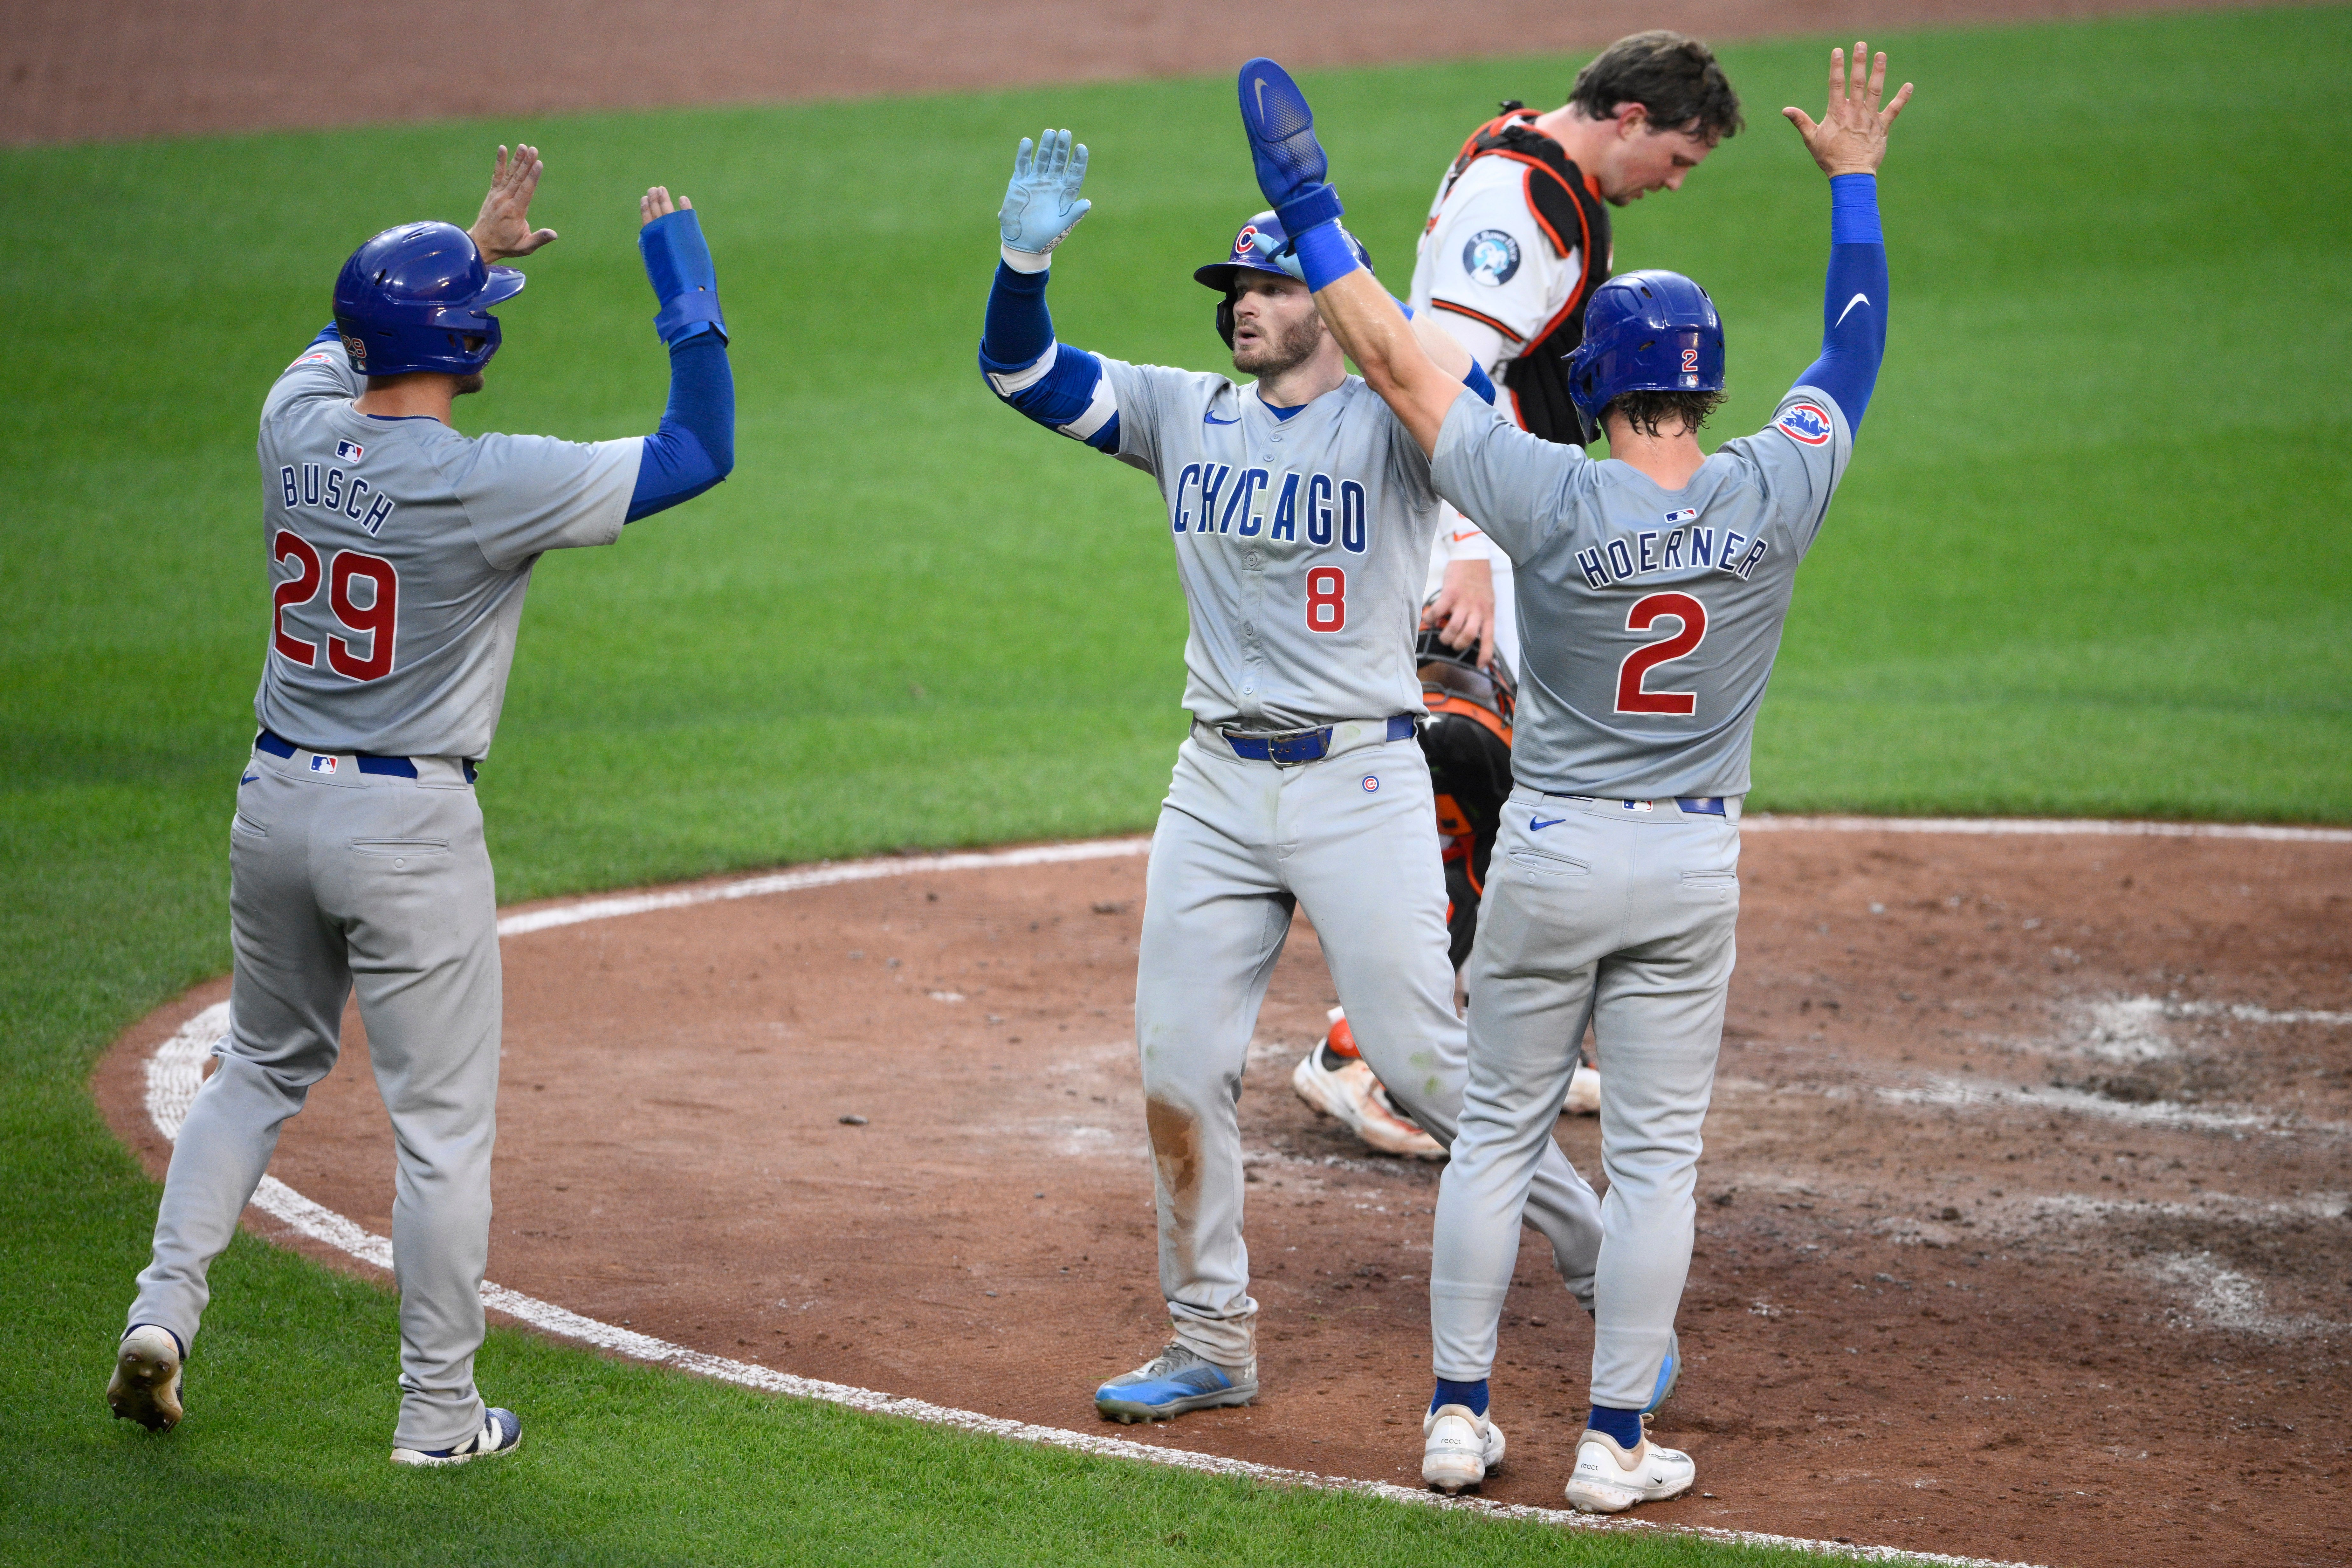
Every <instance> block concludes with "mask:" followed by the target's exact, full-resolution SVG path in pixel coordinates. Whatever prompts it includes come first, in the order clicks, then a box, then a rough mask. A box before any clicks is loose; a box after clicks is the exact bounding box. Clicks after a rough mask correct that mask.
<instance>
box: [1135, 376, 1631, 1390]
mask: <svg viewBox="0 0 2352 1568" xmlns="http://www.w3.org/2000/svg"><path fill="white" fill-rule="evenodd" d="M1101 364H1102V370H1103V387H1104V390H1105V392H1106V393H1107V394H1108V398H1109V400H1111V401H1112V402H1113V403H1114V404H1115V406H1116V409H1117V413H1118V421H1119V425H1118V445H1117V448H1116V451H1115V453H1114V455H1115V456H1117V457H1118V458H1119V459H1120V460H1121V461H1122V462H1125V463H1128V464H1129V465H1131V466H1132V467H1135V468H1141V469H1142V470H1144V471H1145V472H1146V473H1149V474H1150V475H1152V477H1153V478H1154V479H1157V480H1158V481H1159V483H1160V493H1161V495H1162V497H1163V499H1164V500H1165V502H1166V510H1165V512H1164V514H1163V515H1164V516H1165V517H1166V518H1167V520H1168V524H1169V528H1170V531H1171V538H1172V541H1173V543H1174V547H1175V551H1176V561H1177V568H1178V572H1179V574H1180V575H1181V578H1182V581H1183V585H1184V595H1185V599H1186V602H1187V604H1188V605H1189V607H1190V610H1191V621H1192V629H1191V635H1190V637H1189V638H1188V639H1187V641H1186V644H1185V650H1184V652H1185V673H1186V687H1185V697H1184V702H1185V706H1186V708H1188V709H1189V710H1191V711H1192V717H1193V720H1194V725H1193V731H1192V736H1191V738H1189V739H1188V740H1186V741H1185V742H1183V744H1182V746H1181V748H1180V749H1179V751H1178V753H1177V760H1176V769H1175V773H1174V776H1173V778H1172V779H1171V783H1170V785H1169V791H1168V797H1167V800H1166V802H1165V803H1164V804H1163V805H1162V806H1161V808H1160V822H1159V826H1158V827H1157V829H1156V830H1155V832H1154V834H1153V837H1152V847H1151V861H1150V869H1149V872H1148V880H1147V896H1146V902H1145V906H1144V918H1143V939H1142V946H1141V952H1140V954H1139V961H1138V966H1137V976H1136V1009H1135V1028H1136V1042H1137V1046H1138V1047H1139V1052H1140V1054H1141V1059H1142V1071H1143V1089H1144V1096H1145V1100H1146V1111H1147V1120H1148V1121H1149V1125H1150V1135H1151V1145H1152V1153H1153V1159H1154V1164H1155V1171H1156V1176H1157V1187H1158V1202H1159V1218H1160V1283H1161V1287H1162V1289H1163V1291H1164V1292H1165V1294H1166V1297H1167V1300H1168V1310H1169V1312H1170V1315H1171V1317H1172V1318H1173V1319H1174V1320H1175V1325H1176V1338H1177V1340H1178V1342H1181V1343H1182V1344H1184V1345H1185V1346H1187V1347H1188V1348H1190V1349H1191V1350H1192V1351H1193V1352H1196V1353H1198V1354H1200V1355H1202V1356H1204V1357H1206V1358H1207V1359H1208V1360H1210V1361H1213V1362H1215V1363H1219V1364H1220V1365H1223V1366H1229V1367H1231V1366H1240V1365H1244V1364H1246V1363H1249V1362H1250V1361H1251V1360H1252V1358H1253V1357H1254V1355H1255V1316H1256V1312H1257V1303H1256V1302H1255V1300H1252V1299H1251V1297H1250V1295H1249V1264H1248V1252H1247V1249H1246V1247H1244V1243H1243V1239H1242V1194H1243V1180H1244V1178H1243V1173H1242V1148H1241V1136H1240V1128H1239V1124H1238V1121H1237V1119H1236V1117H1235V1114H1234V1106H1235V1102H1236V1100H1238V1098H1239V1096H1240V1093H1241V1086H1242V1074H1243V1069H1244V1066H1245V1063H1246V1058H1247V1053H1248V1048H1249V1042H1250V1037H1251V1034H1252V1032H1253V1031H1254V1029H1255V1026H1256V1021H1257V1013H1258V1008H1259V1005H1261V1004H1262V1003H1263V1001H1264V1000H1265V987H1266V982H1267V979H1268V977H1269V975H1270V974H1271V973H1272V972H1273V969H1274V964H1275V961H1276V958H1277V957H1278V956H1279V955H1280V953H1281V952H1282V944H1283V941H1284V938H1285V936H1286V934H1287V932H1288V931H1289V927H1290V920H1291V914H1292V911H1293V910H1294V909H1295V908H1297V907H1298V906H1301V905H1303V906H1304V907H1305V908H1306V910H1307V917H1308V918H1309V919H1310V920H1312V921H1314V922H1315V926H1316V930H1317V932H1318V935H1319V936H1320V937H1321V939H1322V943H1323V951H1324V955H1325V957H1326V959H1327V960H1328V963H1329V964H1330V967H1331V977H1332V981H1333V984H1334V985H1335V986H1336V987H1337V989H1338V991H1339V999H1340V1002H1341V1004H1342V1005H1344V1006H1345V1007H1346V1008H1347V1010H1348V1018H1349V1023H1350V1024H1351V1025H1352V1026H1354V1030H1355V1035H1356V1041H1357V1044H1358V1047H1360V1050H1361V1051H1362V1053H1363V1056H1364V1058H1365V1060H1366V1061H1368V1062H1370V1064H1371V1067H1372V1069H1373V1070H1374V1071H1375V1072H1377V1073H1378V1074H1379V1075H1380V1078H1381V1082H1382V1083H1384V1084H1386V1085H1387V1086H1388V1088H1389V1091H1390V1093H1391V1095H1392V1096H1393V1097H1394V1099H1395V1100H1396V1101H1397V1103H1398V1104H1399V1105H1400V1107H1401V1108H1402V1109H1403V1110H1405V1111H1406V1112H1407V1113H1408V1114H1410V1115H1411V1116H1412V1118H1413V1119H1414V1120H1415V1121H1418V1122H1419V1123H1420V1124H1421V1125H1422V1126H1423V1127H1424V1128H1426V1129H1427V1130H1428V1131H1430V1132H1431V1133H1432V1134H1433V1136H1435V1137H1436V1138H1438V1139H1439V1140H1440V1141H1441V1142H1449V1143H1450V1142H1452V1141H1453V1137H1454V1121H1455V1118H1456V1116H1457V1114H1458V1110H1459V1108H1460V1105H1461V1096H1462V1083H1463V1074H1464V1062H1465V1034H1464V1029H1463V1026H1462V1024H1461V1022H1460V1021H1459V1020H1458V1019H1457V1018H1456V1017H1455V1016H1454V976H1453V973H1452V969H1451V966H1450V965H1449V964H1448V963H1447V961H1446V936H1445V887H1444V877H1443V872H1442V868H1441V864H1440V859H1439V850H1438V843H1437V834H1436V819H1435V808H1434V805H1433V800H1432V797H1431V793H1430V786H1429V773H1428V768H1427V765H1426V764H1425V763H1423V760H1422V754H1421V748H1420V745H1419V743H1418V742H1417V741H1416V740H1414V738H1413V734H1412V719H1413V718H1414V717H1415V716H1418V715H1420V714H1422V713H1423V712H1424V711H1425V710H1424V709H1423V706H1422V701H1421V688H1420V681H1419V679H1418V677H1417V676H1416V674H1415V672H1414V667H1413V662H1412V636H1413V626H1414V625H1415V622H1416V620H1417V618H1418V615H1419V607H1420V592H1419V590H1420V587H1421V582H1422V576H1423V562H1424V561H1425V560H1426V559H1427V553H1428V550H1429V541H1430V533H1431V530H1432V529H1433V526H1434V524H1435V521H1436V510H1437V509H1436V500H1437V498H1436V493H1435V491H1434V490H1433V489H1432V488H1431V485H1430V478H1429V467H1428V463H1427V461H1426V459H1424V458H1423V457H1422V455H1421V452H1420V450H1419V449H1418V448H1417V447H1415V446H1414V444H1413V442H1412V437H1410V436H1409V435H1407V434H1406V433H1405V431H1404V429H1403V427H1402V426H1401V425H1399V424H1398V423H1397V421H1396V419H1395V417H1394V416H1392V415H1391V413H1390V412H1389V410H1388V408H1387V406H1386V405H1384V404H1383V403H1381V400H1380V398H1379V397H1378V396H1376V395H1374V394H1373V393H1372V392H1371V390H1370V388H1369V387H1367V386H1366V385H1365V384H1363V383H1362V382H1361V381H1360V380H1359V379H1357V378H1355V377H1353V376H1350V377H1349V378H1348V380H1347V381H1346V382H1344V383H1343V384H1341V385H1340V386H1339V388H1338V389H1336V390H1334V391H1332V392H1329V393H1327V394H1325V395H1323V396H1321V397H1318V398H1317V399H1316V400H1315V401H1314V402H1312V403H1310V404H1308V405H1306V406H1305V407H1304V408H1302V409H1300V410H1299V411H1297V413H1296V414H1294V415H1292V416H1290V417H1289V418H1288V419H1283V418H1281V417H1278V416H1276V414H1275V413H1273V412H1272V411H1271V410H1269V409H1268V407H1267V406H1266V405H1265V403H1264V402H1263V401H1262V400H1261V399H1260V398H1259V396H1258V394H1257V390H1256V388H1255V386H1249V387H1244V386H1236V385H1235V384H1234V383H1233V382H1231V381H1230V380H1228V379H1227V378H1226V377H1224V376H1223V375H1217V374H1204V373H1198V372H1192V371H1183V370H1171V369H1166V368H1162V367H1158V366H1147V365H1131V364H1125V363H1120V362H1118V361H1117V360H1112V359H1108V358H1105V359H1103V360H1102V361H1101ZM1482 406H1483V405H1482ZM1097 412H1098V413H1101V412H1107V411H1103V410H1097ZM1090 417H1091V416H1090ZM1326 725H1328V726H1330V727H1331V734H1330V739H1329V753H1328V755H1326V756H1325V757H1323V758H1322V759H1321V760H1319V761H1313V762H1307V763H1299V764H1297V765H1282V764H1279V763H1276V762H1273V761H1261V760H1253V759H1251V758H1249V757H1246V756H1244V755H1243V754H1241V752H1244V751H1247V750H1249V749H1252V742H1250V741H1249V740H1248V739H1247V736H1248V735H1250V734H1253V733H1255V734H1259V735H1264V734H1268V733H1276V732H1281V731H1297V730H1302V729H1307V728H1311V727H1318V726H1326ZM1234 735H1240V736H1242V737H1243V739H1242V740H1241V742H1240V743H1239V747H1238V748H1237V746H1236V744H1235V742H1234V739H1232V737H1233V736H1234ZM1260 744H1261V745H1262V744H1263V743H1262V742H1261V743H1260ZM1547 1142H1549V1141H1547ZM1530 1179H1531V1194H1530V1196H1529V1198H1528V1205H1527V1211H1526V1212H1527V1218H1528V1223H1529V1224H1531V1225H1533V1226H1536V1227H1537V1228H1538V1230H1539V1231H1541V1232H1542V1233H1543V1235H1544V1236H1545V1237H1546V1238H1547V1239H1549V1241H1550V1242H1551V1244H1552V1248H1553V1252H1554V1255H1555V1258H1556V1259H1557V1261H1558V1263H1559V1268H1560V1271H1561V1274H1562V1276H1563V1278H1564V1279H1566V1281H1567V1283H1568V1286H1569V1289H1570V1290H1571V1291H1573V1292H1575V1293H1576V1295H1577V1296H1578V1298H1579V1299H1580V1300H1589V1299H1590V1295H1591V1280H1592V1272H1593V1268H1594V1264H1595V1260H1596V1258H1597V1255H1598V1246H1599V1238H1600V1212H1599V1205H1598V1204H1597V1202H1596V1200H1595V1198H1594V1195H1593V1193H1592V1190H1591V1187H1590V1186H1589V1185H1587V1184H1586V1183H1585V1182H1584V1180H1583V1178H1582V1177H1580V1176H1579V1175H1578V1174H1577V1173H1576V1172H1575V1170H1574V1169H1573V1168H1572V1167H1571V1166H1570V1164H1569V1163H1568V1161H1567V1159H1566V1157H1565V1156H1563V1155H1562V1154H1561V1153H1560V1152H1559V1148H1558V1146H1557V1145H1550V1146H1549V1147H1548V1148H1546V1149H1545V1150H1543V1151H1539V1152H1538V1154H1537V1157H1536V1158H1535V1160H1534V1161H1533V1168H1532V1169H1531V1172H1530Z"/></svg>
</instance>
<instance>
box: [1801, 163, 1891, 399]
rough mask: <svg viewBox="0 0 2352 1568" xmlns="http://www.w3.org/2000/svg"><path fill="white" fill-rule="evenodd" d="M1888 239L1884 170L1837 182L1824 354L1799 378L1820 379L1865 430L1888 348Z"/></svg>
mask: <svg viewBox="0 0 2352 1568" xmlns="http://www.w3.org/2000/svg"><path fill="white" fill-rule="evenodd" d="M1886 290H1887V279H1886V240H1885V235H1884V233H1883V232H1882V231H1881V229H1880V227H1879V222H1878V177H1877V176H1876V175H1874V174H1840V175H1839V176H1838V177H1837V178H1835V179H1833V180H1832V181H1831V182H1830V272H1829V287H1828V289H1827V290H1826V292H1825V294H1824V296H1823V298H1822V357H1821V358H1819V359H1817V360H1815V361H1814V362H1813V363H1811V365H1810V366H1809V367H1807V369H1806V371H1805V374H1802V375H1801V376H1799V377H1798V378H1797V384H1798V385H1801V386H1817V387H1819V388H1821V390H1822V391H1823V392H1826V393H1828V394H1829V395H1830V397H1831V398H1832V401H1834V402H1835V403H1836V404H1837V405H1838V407H1839V409H1840V410H1842V411H1843V413H1844V415H1845V422H1846V426H1847V427H1848V428H1849V429H1852V430H1854V431H1857V432H1858V431H1860V430H1861V428H1862V416H1863V412H1864V410H1865V409H1867V408H1868V407H1869V406H1870V394H1871V390H1872V388H1874V386H1876V385H1877V384H1878V366H1879V363H1880V361H1882V360H1883V359H1885V355H1886Z"/></svg>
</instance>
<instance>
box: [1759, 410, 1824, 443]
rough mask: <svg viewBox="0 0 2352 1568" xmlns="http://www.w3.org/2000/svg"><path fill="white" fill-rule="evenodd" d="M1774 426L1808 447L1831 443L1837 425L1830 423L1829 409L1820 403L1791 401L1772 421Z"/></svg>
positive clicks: (1781, 432) (1792, 439) (1791, 438)
mask: <svg viewBox="0 0 2352 1568" xmlns="http://www.w3.org/2000/svg"><path fill="white" fill-rule="evenodd" d="M1772 428H1774V429H1775V430H1778V431H1780V434H1782V435H1783V436H1786V437H1789V439H1790V440H1791V441H1797V442H1801V443H1802V444H1803V445H1805V446H1808V447H1825V446H1827V445H1829V439H1830V435H1831V432H1832V430H1834V429H1835V428H1836V427H1835V426H1832V424H1831V423H1830V416H1829V411H1828V410H1827V409H1825V408H1823V407H1822V405H1820V404H1818V403H1812V402H1800V403H1791V404H1790V405H1789V406H1788V407H1786V408H1783V409H1782V410H1780V417H1779V418H1778V419H1775V420H1773V421H1772Z"/></svg>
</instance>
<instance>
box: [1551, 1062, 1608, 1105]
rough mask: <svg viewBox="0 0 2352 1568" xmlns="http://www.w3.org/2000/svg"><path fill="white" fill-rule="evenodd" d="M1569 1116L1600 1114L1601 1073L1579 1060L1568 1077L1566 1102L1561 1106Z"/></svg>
mask: <svg viewBox="0 0 2352 1568" xmlns="http://www.w3.org/2000/svg"><path fill="white" fill-rule="evenodd" d="M1560 1109H1561V1110H1565V1111H1567V1112H1568V1114H1570V1116H1598V1115H1600V1114H1601V1075H1600V1074H1599V1073H1598V1072H1595V1071H1594V1070H1593V1069H1592V1068H1589V1067H1586V1066H1585V1065H1584V1064H1583V1063H1581V1062H1579V1063H1578V1064H1577V1066H1576V1070H1575V1071H1574V1072H1573V1073H1570V1075H1569V1079H1568V1103H1567V1104H1565V1105H1563V1106H1561V1107H1560Z"/></svg>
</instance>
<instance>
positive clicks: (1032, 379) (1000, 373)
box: [980, 261, 1118, 454]
mask: <svg viewBox="0 0 2352 1568" xmlns="http://www.w3.org/2000/svg"><path fill="white" fill-rule="evenodd" d="M1051 276H1053V274H1052V272H1051V270H1050V269H1048V270H1041V271H1037V272H1018V271H1015V270H1014V269H1013V268H1010V267H1007V266H1006V265H1004V263H1003V262H1002V261H1000V262H998V263H997V264H996V282H995V285H994V286H993V287H992V288H991V289H989V291H988V315H987V318H986V321H985V322H984V323H983V324H982V328H981V334H980V370H981V374H982V376H983V377H985V378H986V380H987V382H988V385H989V390H991V391H992V392H994V393H995V394H996V395H997V396H998V397H1000V398H1002V399H1003V401H1004V402H1005V403H1007V404H1010V405H1012V406H1013V408H1014V409H1016V410H1018V411H1019V412H1020V413H1022V414H1024V415H1025V416H1028V417H1029V418H1031V419H1034V420H1035V421H1036V422H1037V423H1038V424H1040V425H1043V426H1045V428H1047V429H1048V430H1052V431H1054V432H1055V433H1056V434H1058V435H1063V436H1067V437H1070V438H1071V439H1073V440H1076V441H1083V442H1085V443H1086V444H1087V446H1089V447H1093V448H1094V449H1095V450H1096V451H1097V452H1102V453H1106V454H1108V453H1115V452H1117V451H1118V404H1117V403H1116V402H1115V401H1114V400H1113V399H1112V398H1111V395H1110V387H1109V384H1108V383H1107V382H1105V381H1104V379H1103V372H1102V362H1101V361H1100V360H1097V358H1095V356H1094V355H1092V354H1090V353H1087V351H1086V350H1084V349H1080V348H1073V347H1071V346H1070V345H1069V344H1068V343H1057V342H1055V341H1054V317H1053V312H1051V311H1050V310H1047V309H1046V308H1045V280H1046V279H1048V278H1050V277H1051Z"/></svg>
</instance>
